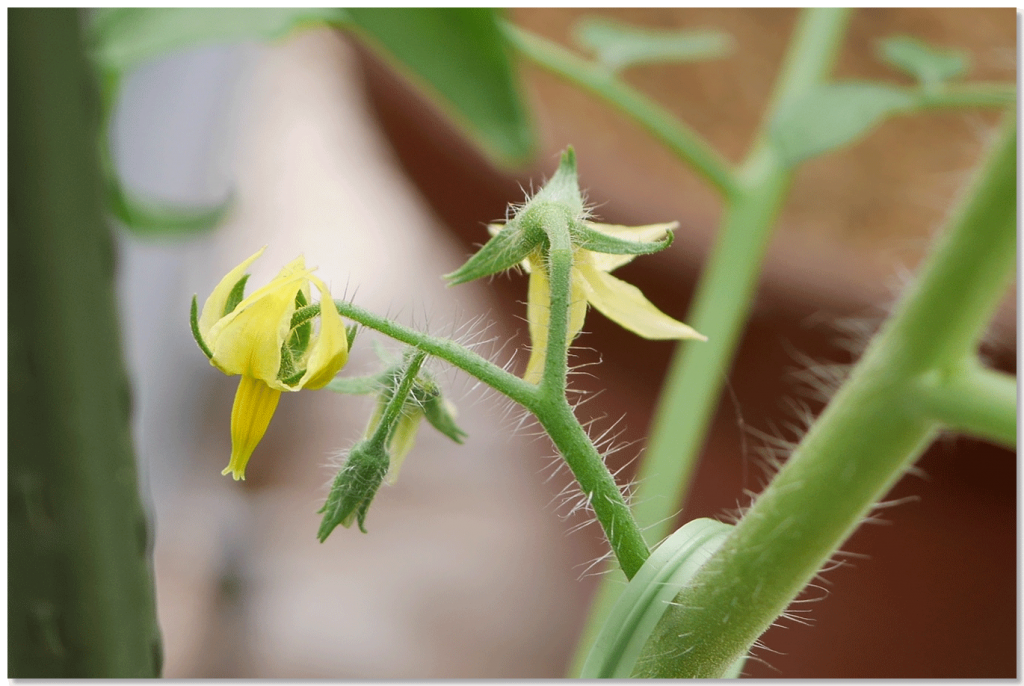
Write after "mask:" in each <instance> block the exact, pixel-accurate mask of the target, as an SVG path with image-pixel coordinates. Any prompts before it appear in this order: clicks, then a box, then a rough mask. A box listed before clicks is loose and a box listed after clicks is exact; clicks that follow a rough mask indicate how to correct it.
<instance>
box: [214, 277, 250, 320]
mask: <svg viewBox="0 0 1024 686" xmlns="http://www.w3.org/2000/svg"><path fill="white" fill-rule="evenodd" d="M248 280H249V275H248V274H245V275H244V276H242V278H240V279H239V280H238V282H237V283H235V285H234V286H232V287H231V292H230V293H228V299H227V301H225V303H224V312H222V313H221V315H220V316H222V317H226V316H228V315H229V314H231V313H232V312H234V311H235V308H236V307H238V303H240V302H242V300H244V299H245V282H246V281H248Z"/></svg>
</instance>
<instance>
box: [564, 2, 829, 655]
mask: <svg viewBox="0 0 1024 686" xmlns="http://www.w3.org/2000/svg"><path fill="white" fill-rule="evenodd" d="M848 19H849V10H845V9H835V8H828V9H809V10H804V12H803V13H802V14H801V16H800V19H799V21H798V24H797V27H796V31H795V35H794V38H793V40H792V41H791V44H790V45H791V47H790V51H789V53H788V55H787V57H786V61H785V64H784V66H783V70H782V73H781V75H780V77H779V81H778V84H777V85H776V88H775V92H774V95H773V97H772V105H771V107H770V109H769V111H768V113H767V114H766V116H765V117H764V120H763V122H762V126H761V128H762V132H761V134H760V135H759V136H758V137H757V142H756V143H755V144H754V147H753V149H752V150H751V152H750V154H749V155H748V157H747V160H746V162H745V163H744V164H743V165H742V167H741V168H740V170H739V172H738V178H737V181H736V183H737V187H736V189H735V190H734V191H733V192H732V193H731V195H730V196H729V198H728V200H729V202H730V206H729V208H728V209H727V211H726V214H725V217H724V222H723V225H722V227H721V229H720V231H719V237H718V241H717V243H716V246H715V248H714V250H713V252H712V254H711V256H710V258H709V262H708V264H707V266H706V267H705V270H704V274H703V276H702V278H701V282H700V285H699V286H698V289H697V293H696V295H695V297H694V302H693V305H692V306H691V309H690V313H689V314H688V316H687V317H686V321H687V323H689V324H690V325H691V326H693V327H694V328H695V329H697V330H698V331H700V332H701V333H703V334H704V335H706V336H707V337H708V341H707V342H706V343H693V342H687V343H683V344H680V345H679V346H678V347H677V348H676V352H675V356H674V358H673V360H672V364H671V367H670V369H669V373H668V376H667V378H666V381H665V385H664V387H663V390H662V394H661V398H660V399H659V402H658V410H657V413H656V415H655V418H654V421H653V425H652V431H651V434H650V439H649V443H648V447H647V454H646V456H645V458H644V461H643V463H642V464H641V467H640V473H639V476H638V482H639V486H638V488H637V492H636V496H635V498H634V502H635V503H636V504H635V505H634V514H635V516H636V519H637V521H638V523H639V525H640V526H641V527H643V528H644V531H645V532H646V538H647V541H648V543H649V544H651V545H653V544H655V543H656V542H658V541H660V540H662V539H663V538H665V536H666V535H668V533H669V532H670V531H671V530H672V528H673V526H674V519H675V515H676V513H677V512H678V509H679V503H681V502H683V501H684V500H685V497H686V491H687V488H688V486H689V483H690V480H691V477H692V474H693V470H694V467H695V465H696V463H697V459H698V457H699V456H700V447H701V445H702V444H703V441H704V436H705V434H706V430H707V426H708V422H709V421H710V418H711V414H712V412H713V411H714V409H715V408H716V407H717V406H718V399H719V397H720V395H721V391H722V385H723V384H724V383H725V379H726V376H727V374H728V370H729V367H730V366H731V364H732V359H733V356H734V354H735V350H736V346H737V344H738V340H739V336H740V333H741V331H742V330H743V327H744V325H745V323H746V321H747V318H748V316H749V314H750V307H751V304H752V303H753V300H754V294H755V291H756V288H757V281H758V278H759V275H760V271H761V261H762V259H763V257H764V252H765V249H766V247H767V244H768V240H769V239H770V237H771V230H772V228H773V226H774V224H775V220H776V218H777V217H778V213H779V211H780V209H781V207H782V203H783V202H784V200H785V197H786V193H787V191H788V189H789V186H790V183H791V181H792V178H793V171H792V170H790V169H787V168H786V167H785V166H784V165H783V164H782V162H781V161H780V160H778V159H777V158H776V156H775V154H774V152H773V151H772V149H771V147H770V146H769V144H768V142H767V135H766V133H767V129H768V126H769V123H770V122H771V119H772V117H773V116H774V114H775V112H777V111H778V110H779V108H780V107H783V106H785V105H786V104H787V103H788V102H790V100H792V99H795V98H799V97H800V96H801V95H802V94H803V92H804V91H805V90H807V89H809V88H812V87H814V86H815V85H816V84H818V83H820V82H821V81H824V80H826V79H827V78H828V75H829V73H830V72H831V69H832V65H833V63H834V62H835V59H836V54H837V53H838V50H839V46H840V45H841V43H842V36H843V34H844V32H845V29H846V25H847V21H848ZM684 159H686V157H685V156H684ZM618 588H619V586H616V585H613V584H612V582H611V581H605V582H604V583H603V584H602V587H601V589H600V591H599V593H598V596H597V601H596V602H595V603H594V605H593V607H592V610H591V617H590V619H589V620H588V623H587V628H586V629H585V631H584V633H583V635H582V637H581V639H580V643H579V648H578V649H577V651H576V657H575V658H574V661H573V668H572V673H573V674H578V673H579V670H580V668H581V667H582V666H583V662H584V660H585V659H586V656H587V651H588V650H589V647H590V645H591V644H592V643H593V641H594V640H595V639H596V637H597V634H598V632H599V631H600V629H601V625H602V624H603V623H604V618H605V617H606V616H607V615H608V613H609V612H610V611H611V606H612V604H613V603H614V601H615V599H616V598H617V597H618Z"/></svg>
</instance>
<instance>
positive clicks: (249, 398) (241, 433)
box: [221, 376, 281, 481]
mask: <svg viewBox="0 0 1024 686" xmlns="http://www.w3.org/2000/svg"><path fill="white" fill-rule="evenodd" d="M280 398H281V391H278V390H274V389H273V388H270V386H268V385H267V384H265V383H263V382H262V381H260V380H259V379H254V378H252V377H251V376H243V377H242V380H241V381H240V382H239V384H238V391H237V392H236V393H235V404H234V405H233V406H232V407H231V461H230V462H228V466H227V467H225V468H224V471H223V472H221V474H229V473H230V474H231V476H232V477H233V478H234V479H235V481H238V480H239V479H244V478H245V465H246V464H247V463H248V462H249V458H250V457H251V456H252V452H253V451H254V450H255V449H256V446H257V445H259V442H260V440H262V439H263V434H265V433H266V432H267V427H268V426H270V420H271V418H272V417H273V416H274V410H276V409H277V401H278V400H279V399H280Z"/></svg>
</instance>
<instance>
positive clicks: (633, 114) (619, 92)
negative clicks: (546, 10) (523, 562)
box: [503, 23, 736, 196]
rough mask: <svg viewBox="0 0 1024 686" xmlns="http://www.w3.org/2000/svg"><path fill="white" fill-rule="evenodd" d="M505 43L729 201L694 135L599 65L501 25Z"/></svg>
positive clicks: (724, 173) (723, 166)
mask: <svg viewBox="0 0 1024 686" xmlns="http://www.w3.org/2000/svg"><path fill="white" fill-rule="evenodd" d="M503 28H504V30H505V37H506V38H508V41H509V43H510V44H511V45H512V47H514V48H515V49H516V50H518V51H519V52H520V53H521V54H522V55H523V57H526V58H527V59H529V60H530V61H532V62H533V63H534V64H536V65H537V66H539V67H542V68H544V69H546V70H548V71H550V72H551V73H553V74H555V75H557V76H560V77H562V78H563V79H565V80H566V81H568V82H570V83H572V84H575V85H577V86H579V87H580V88H582V89H583V90H586V91H588V92H590V93H593V94H594V95H596V96H598V97H600V98H602V99H603V100H604V101H605V102H607V103H608V104H610V105H612V106H613V107H615V108H616V109H618V110H620V111H622V112H624V113H625V114H627V115H628V116H629V117H630V118H631V119H633V120H634V121H636V122H637V123H638V124H640V126H642V127H643V128H644V129H645V130H646V131H647V132H648V133H650V134H651V135H653V136H654V137H655V138H657V139H658V140H659V141H661V142H662V143H664V144H665V147H667V148H668V149H670V150H672V151H673V152H675V153H676V154H677V155H678V156H679V157H680V158H682V159H684V160H687V161H688V162H689V163H690V164H691V165H693V168H694V170H695V171H696V172H697V173H698V174H700V175H701V176H702V177H704V179H705V180H706V181H708V182H709V183H710V184H711V185H713V186H714V187H715V188H716V189H718V191H719V192H721V193H722V194H723V195H725V196H729V195H731V194H732V192H733V191H734V190H735V188H736V179H735V177H734V175H733V171H732V169H731V166H730V164H729V162H728V160H726V159H725V158H723V157H722V156H721V155H720V154H719V153H718V151H717V150H715V149H714V148H713V147H711V146H710V145H709V144H708V143H707V141H705V140H704V139H703V138H701V137H700V135H699V134H697V132H696V131H694V130H693V129H691V128H690V127H689V126H687V125H686V124H684V123H683V122H681V121H679V119H677V118H676V117H675V116H674V115H673V114H672V113H671V112H669V111H668V110H666V109H665V108H663V107H661V106H660V105H658V104H657V103H656V102H654V101H653V100H651V99H650V98H648V97H647V96H645V95H643V94H641V93H639V92H638V91H636V90H635V89H634V88H632V87H630V86H629V85H627V84H626V83H625V82H623V81H622V80H621V79H619V78H618V77H617V76H616V75H615V74H614V73H613V72H611V71H609V70H608V68H607V67H606V66H604V65H602V64H597V63H593V62H588V61H586V60H584V59H581V58H580V57H578V56H577V55H575V54H573V53H572V52H570V51H568V50H566V49H565V48H563V47H561V46H560V45H558V44H557V43H553V42H552V41H549V40H547V39H545V38H542V37H540V36H537V35H535V34H533V33H530V32H529V31H526V30H524V29H521V28H518V27H516V26H513V25H512V24H509V23H505V24H503Z"/></svg>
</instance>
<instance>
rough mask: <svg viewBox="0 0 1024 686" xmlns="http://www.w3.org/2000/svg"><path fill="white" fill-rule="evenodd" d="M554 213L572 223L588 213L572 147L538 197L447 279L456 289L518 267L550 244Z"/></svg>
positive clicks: (518, 212) (564, 155)
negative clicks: (550, 227)
mask: <svg viewBox="0 0 1024 686" xmlns="http://www.w3.org/2000/svg"><path fill="white" fill-rule="evenodd" d="M552 213H561V214H564V216H565V219H566V220H567V221H568V222H569V223H570V224H571V223H573V222H578V221H579V220H581V219H582V218H583V216H584V214H585V208H584V202H583V193H581V192H580V185H579V179H578V178H577V175H576V153H575V151H573V149H572V146H570V147H568V148H567V149H566V150H565V152H563V153H562V158H561V161H560V162H559V164H558V170H557V171H556V172H555V174H554V176H552V177H551V178H550V179H549V180H548V182H547V183H545V184H544V186H543V187H542V188H541V189H540V190H539V191H537V194H536V195H534V196H533V197H532V198H530V200H528V201H527V202H526V204H525V205H523V206H522V207H521V208H520V209H519V210H518V211H517V212H516V213H515V216H514V217H512V219H510V220H509V221H508V223H506V224H505V226H504V227H503V228H502V229H501V230H500V231H499V232H498V233H497V234H495V235H494V236H493V237H492V238H491V240H489V241H487V243H485V244H484V246H483V247H482V248H480V250H478V251H477V252H476V254H475V255H473V256H472V257H471V258H469V260H467V261H466V263H465V264H463V265H462V266H461V267H459V268H458V269H456V270H455V271H454V272H452V273H451V274H446V275H445V277H444V278H445V279H446V280H447V281H448V284H449V285H451V286H454V285H456V284H460V283H466V282H467V281H473V280H475V279H479V278H482V277H485V276H490V275H491V274H497V273H498V272H503V271H505V270H507V269H511V268H512V267H515V266H516V265H518V264H519V263H520V262H522V261H523V260H524V259H526V257H527V256H528V255H529V254H530V253H532V252H533V251H534V250H535V249H537V248H538V247H541V246H543V245H544V244H545V243H546V241H547V233H546V231H547V228H548V225H549V224H550V219H551V215H552Z"/></svg>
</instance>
